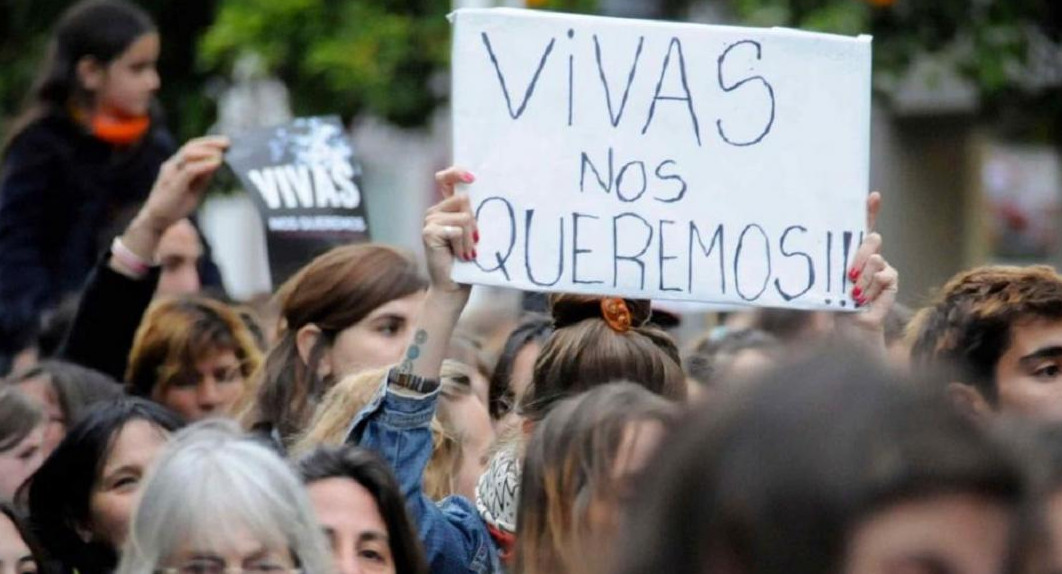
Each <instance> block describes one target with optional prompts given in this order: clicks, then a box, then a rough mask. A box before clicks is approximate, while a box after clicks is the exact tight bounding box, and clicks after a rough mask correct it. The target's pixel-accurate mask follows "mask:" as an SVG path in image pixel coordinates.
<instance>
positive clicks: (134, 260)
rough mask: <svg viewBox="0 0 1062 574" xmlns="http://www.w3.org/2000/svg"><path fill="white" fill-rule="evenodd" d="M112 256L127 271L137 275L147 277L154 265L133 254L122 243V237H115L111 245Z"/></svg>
mask: <svg viewBox="0 0 1062 574" xmlns="http://www.w3.org/2000/svg"><path fill="white" fill-rule="evenodd" d="M111 256H112V257H114V258H115V259H117V260H118V263H119V264H120V265H121V266H122V267H125V268H126V269H128V270H130V271H132V272H133V273H136V274H137V275H147V273H148V271H150V270H151V267H152V263H151V262H150V261H146V260H144V258H143V257H141V256H139V255H137V254H136V253H133V252H132V250H130V249H129V248H128V247H126V246H125V244H124V243H122V238H121V237H115V238H114V242H113V243H111Z"/></svg>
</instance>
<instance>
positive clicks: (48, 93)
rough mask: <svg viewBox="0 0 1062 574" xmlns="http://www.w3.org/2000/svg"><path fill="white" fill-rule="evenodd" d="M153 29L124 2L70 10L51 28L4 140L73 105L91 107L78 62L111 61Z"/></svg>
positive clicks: (93, 0) (101, 0)
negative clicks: (42, 55) (23, 102)
mask: <svg viewBox="0 0 1062 574" xmlns="http://www.w3.org/2000/svg"><path fill="white" fill-rule="evenodd" d="M154 31H155V24H154V23H153V22H152V21H151V17H150V16H149V15H148V14H147V12H145V11H144V10H143V9H142V8H139V7H138V6H136V5H135V4H133V3H131V2H127V1H125V0H84V1H82V2H78V3H77V4H75V5H73V6H71V7H70V8H68V9H67V10H66V11H65V12H63V14H62V16H60V17H59V22H58V23H57V24H56V25H55V28H54V29H53V31H52V37H51V40H50V43H49V46H48V55H47V56H46V59H45V62H44V63H43V64H42V65H41V67H40V72H39V75H38V76H37V79H36V81H35V82H34V85H33V88H32V90H31V92H30V94H29V97H28V98H27V106H26V109H25V111H23V113H22V115H21V116H20V117H19V118H18V119H17V120H16V121H15V123H14V125H13V127H12V130H11V132H10V134H11V135H10V136H9V138H8V141H9V142H10V141H12V140H13V139H14V137H15V136H16V135H17V134H18V133H19V132H21V131H22V129H23V128H25V127H26V126H27V125H28V124H30V123H31V122H32V121H33V120H35V119H38V118H40V117H43V116H45V115H49V114H65V113H66V112H67V109H68V107H69V106H70V105H72V104H80V105H88V106H90V104H91V103H92V102H91V98H92V95H91V94H89V93H88V92H87V91H86V89H85V87H84V86H82V85H81V82H80V80H79V79H78V64H79V63H81V62H82V61H83V60H84V59H86V58H91V59H92V60H93V61H95V62H96V63H98V64H100V65H107V64H110V63H111V62H112V61H114V60H115V59H116V58H118V57H119V56H121V55H122V53H123V52H125V51H126V50H127V49H128V48H129V47H130V46H131V45H132V44H133V42H135V41H136V40H137V39H138V38H140V37H141V36H143V35H145V34H149V33H151V32H154Z"/></svg>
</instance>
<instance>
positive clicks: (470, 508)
mask: <svg viewBox="0 0 1062 574" xmlns="http://www.w3.org/2000/svg"><path fill="white" fill-rule="evenodd" d="M438 400H439V392H438V391H435V392H433V393H430V394H427V395H422V396H410V395H406V394H399V393H396V392H394V391H393V390H391V389H389V388H388V385H387V383H386V381H385V382H384V383H383V384H382V385H381V386H380V388H379V389H378V390H377V392H376V394H375V395H374V396H373V398H372V400H371V401H369V404H368V405H367V406H366V407H365V408H364V409H363V410H362V411H361V412H360V413H358V415H357V416H356V417H355V418H354V421H353V422H352V423H351V425H350V429H349V431H348V433H347V442H349V443H353V444H357V445H359V446H362V447H366V448H369V449H372V450H374V451H376V452H377V453H378V454H380V455H381V456H382V457H383V458H384V459H385V460H387V461H388V462H389V463H390V464H391V466H392V468H393V469H394V471H395V476H396V477H397V478H398V484H399V487H400V488H401V489H402V494H403V495H404V496H405V497H406V506H407V508H408V509H409V513H410V516H411V517H412V518H413V520H414V522H415V523H416V524H417V527H418V529H419V530H420V532H419V534H420V538H421V542H422V543H423V544H424V551H425V553H426V555H427V559H428V564H429V566H430V567H431V572H432V574H458V573H461V574H464V573H471V574H491V573H495V572H498V573H500V572H502V569H501V566H500V559H499V557H498V552H497V549H496V548H495V546H494V541H493V539H492V538H491V536H490V532H489V531H488V530H487V525H486V523H485V522H484V521H483V519H482V518H480V516H479V513H478V512H477V511H476V508H475V505H473V504H472V503H471V502H469V501H468V500H466V499H465V498H463V497H460V496H451V497H449V498H447V499H446V500H444V501H442V502H440V503H439V504H436V503H435V502H434V501H432V500H431V499H430V498H428V497H427V496H426V495H425V494H424V491H423V477H424V469H425V468H426V467H427V465H428V461H429V460H430V459H431V454H432V436H431V427H430V425H431V420H432V417H433V416H434V415H435V408H436V405H437V403H438Z"/></svg>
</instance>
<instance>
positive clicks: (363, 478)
mask: <svg viewBox="0 0 1062 574" xmlns="http://www.w3.org/2000/svg"><path fill="white" fill-rule="evenodd" d="M296 468H297V470H298V472H299V474H300V475H301V476H302V480H303V482H305V483H306V484H307V485H312V484H313V483H315V482H317V481H319V480H325V479H329V478H346V479H350V480H353V481H354V482H356V483H358V484H360V485H361V486H362V488H364V489H365V490H367V491H369V494H371V495H372V498H373V500H374V501H375V502H376V507H377V508H378V509H379V511H380V516H382V517H383V520H384V523H385V524H387V543H388V544H389V545H390V547H391V556H392V557H393V558H394V561H395V572H396V574H427V572H428V563H427V560H426V558H425V557H424V549H423V547H422V546H421V544H420V538H419V537H418V536H417V531H416V529H415V528H414V527H413V521H412V520H411V519H410V517H409V514H408V511H407V510H406V501H405V498H404V497H403V496H402V491H401V489H400V487H399V484H398V480H397V479H395V476H394V474H392V472H391V468H390V466H389V465H388V464H387V463H386V462H384V461H383V460H382V459H381V458H380V457H379V456H377V455H376V454H375V453H373V452H372V451H370V450H366V449H363V448H357V447H352V446H343V447H321V448H318V449H316V450H314V451H313V452H311V453H310V454H308V455H306V456H305V457H303V458H301V459H300V460H299V461H298V464H297V465H296Z"/></svg>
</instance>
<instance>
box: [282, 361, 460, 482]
mask: <svg viewBox="0 0 1062 574" xmlns="http://www.w3.org/2000/svg"><path fill="white" fill-rule="evenodd" d="M387 371H388V369H387V368H381V369H369V370H366V371H361V372H359V373H355V374H353V375H349V376H347V377H344V378H343V379H342V380H341V381H339V383H337V384H336V385H335V386H333V387H332V388H331V389H329V390H328V392H327V393H325V396H324V398H323V399H321V403H320V405H318V406H317V409H316V410H315V411H314V414H313V418H311V420H310V424H309V425H308V426H307V427H306V430H305V431H303V433H302V434H301V435H300V436H299V438H298V439H297V440H296V441H295V443H294V445H293V446H292V448H291V455H292V456H293V457H298V456H301V455H305V454H307V453H309V452H311V451H313V450H314V449H316V448H318V447H322V446H340V445H342V444H343V443H344V442H345V441H346V439H347V435H348V434H349V432H350V425H351V423H352V422H353V421H354V417H356V416H357V414H358V413H359V412H360V411H361V410H362V409H364V408H365V407H366V405H368V404H369V401H370V400H372V397H373V395H374V394H375V393H376V392H377V391H378V390H379V389H380V385H381V384H382V382H383V381H384V379H385V378H386V377H387ZM464 372H465V371H463V370H462V369H461V367H459V366H458V364H457V363H455V362H454V361H445V362H444V363H443V370H442V383H443V391H442V392H443V393H444V394H448V393H458V394H460V393H461V392H463V391H462V390H461V384H460V383H459V382H455V381H454V378H455V377H457V376H460V375H462V374H463V373H464ZM469 392H470V391H469ZM431 435H432V453H431V459H430V460H429V461H428V466H427V468H426V469H425V470H424V494H426V495H427V496H428V498H431V499H432V500H442V499H444V498H446V497H447V496H450V495H452V494H454V491H455V485H454V482H455V477H456V474H457V469H458V468H459V467H460V464H461V459H462V457H463V456H464V450H463V448H462V446H461V439H460V437H459V436H458V434H457V433H456V432H455V431H454V428H453V426H452V423H451V421H450V420H449V419H448V417H446V416H445V415H440V414H438V413H437V414H436V416H435V417H433V418H432V421H431Z"/></svg>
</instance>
